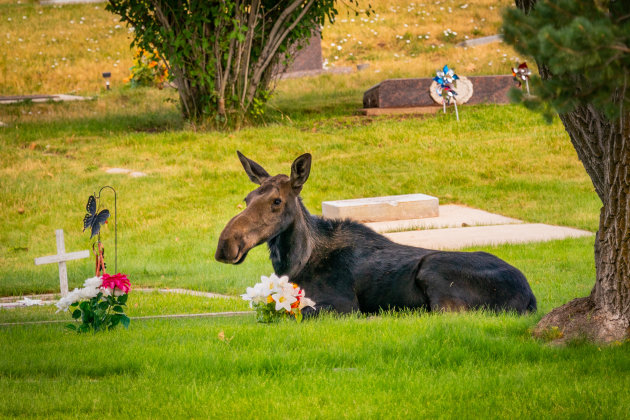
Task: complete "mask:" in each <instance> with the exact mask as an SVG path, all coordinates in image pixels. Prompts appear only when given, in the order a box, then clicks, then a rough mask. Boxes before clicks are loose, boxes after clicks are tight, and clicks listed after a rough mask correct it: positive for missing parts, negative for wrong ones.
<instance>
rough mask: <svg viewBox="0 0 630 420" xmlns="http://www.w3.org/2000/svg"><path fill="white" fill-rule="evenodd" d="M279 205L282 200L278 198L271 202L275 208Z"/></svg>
mask: <svg viewBox="0 0 630 420" xmlns="http://www.w3.org/2000/svg"><path fill="white" fill-rule="evenodd" d="M280 203H282V200H280V199H279V198H276V199H275V200H273V204H275V205H276V206H278V205H280Z"/></svg>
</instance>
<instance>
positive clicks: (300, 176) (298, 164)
mask: <svg viewBox="0 0 630 420" xmlns="http://www.w3.org/2000/svg"><path fill="white" fill-rule="evenodd" d="M310 173H311V154H310V153H305V154H303V155H302V156H300V157H299V158H297V159H295V161H294V162H293V164H292V165H291V187H293V189H294V190H297V191H298V192H299V191H300V190H301V189H302V185H304V183H305V182H306V180H307V179H308V175H309V174H310Z"/></svg>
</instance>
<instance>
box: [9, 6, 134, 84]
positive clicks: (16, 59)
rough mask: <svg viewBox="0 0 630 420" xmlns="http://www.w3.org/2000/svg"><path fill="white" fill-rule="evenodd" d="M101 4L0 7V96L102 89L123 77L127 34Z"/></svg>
mask: <svg viewBox="0 0 630 420" xmlns="http://www.w3.org/2000/svg"><path fill="white" fill-rule="evenodd" d="M104 7H105V5H104V4H103V3H97V4H78V5H63V6H61V5H59V6H58V5H50V6H44V5H40V4H39V2H38V1H35V0H23V1H3V2H2V4H0V11H1V13H0V34H2V35H1V36H0V45H2V48H0V94H5V95H6V94H32V93H47V94H56V93H74V94H79V95H92V94H94V93H97V92H100V91H102V90H103V89H104V87H105V83H104V79H103V77H102V73H103V72H111V73H112V77H111V82H112V84H113V85H120V84H121V83H122V80H123V79H124V78H125V77H127V76H128V75H129V67H130V66H131V62H132V59H133V52H132V51H131V50H130V47H129V45H130V41H131V37H130V35H131V34H130V32H129V30H128V28H127V27H126V26H125V25H124V24H122V23H120V22H119V18H117V17H116V16H115V15H112V14H111V13H109V12H106V11H105V10H104Z"/></svg>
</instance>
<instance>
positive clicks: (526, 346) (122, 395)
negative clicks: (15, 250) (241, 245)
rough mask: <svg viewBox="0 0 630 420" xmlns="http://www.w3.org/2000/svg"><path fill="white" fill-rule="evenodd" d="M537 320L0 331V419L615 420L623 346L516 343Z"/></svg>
mask: <svg viewBox="0 0 630 420" xmlns="http://www.w3.org/2000/svg"><path fill="white" fill-rule="evenodd" d="M535 318H537V316H536V315H532V316H526V317H515V316H512V315H489V314H484V313H466V314H454V313H446V314H434V315H430V314H393V315H392V314H390V315H387V314H385V315H380V316H376V317H363V316H351V317H330V316H328V317H323V318H321V319H318V320H313V321H306V322H303V323H302V324H300V325H296V324H295V323H292V322H282V323H279V324H276V325H262V324H256V323H255V322H254V320H253V317H239V318H222V319H193V320H191V319H187V320H177V319H169V320H146V321H135V322H132V324H131V327H130V328H129V330H117V331H114V332H110V333H105V334H98V335H90V334H88V335H82V336H78V335H76V334H64V333H62V332H61V331H60V327H59V326H56V325H55V326H50V325H49V326H28V327H10V328H1V329H0V342H1V343H3V344H2V350H3V351H2V353H3V356H2V357H1V358H0V395H2V396H1V397H0V401H2V404H0V415H1V416H3V417H16V416H28V417H48V416H54V417H57V418H76V417H87V416H92V415H98V416H99V417H102V418H166V417H168V418H256V419H257V418H260V419H263V418H282V419H289V418H296V417H298V418H305V419H311V418H313V419H314V418H355V419H364V418H438V417H439V418H510V419H512V418H584V417H589V418H608V419H610V418H625V417H626V416H627V413H628V410H629V409H630V405H629V401H630V400H629V399H628V397H627V392H626V390H627V389H628V386H630V375H628V371H629V370H630V358H629V352H628V350H629V348H628V346H629V344H628V343H625V344H618V345H613V346H612V347H604V348H600V347H597V346H594V345H588V344H584V343H579V342H574V343H571V344H570V345H569V346H568V347H561V348H558V347H553V346H548V345H544V344H541V343H540V342H538V341H535V340H533V339H532V338H531V336H530V335H529V333H528V327H529V326H530V325H532V322H533V321H534V319H535ZM220 335H221V336H223V337H224V338H223V339H221V337H220ZM42 355H45V357H42Z"/></svg>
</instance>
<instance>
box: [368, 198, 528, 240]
mask: <svg viewBox="0 0 630 420" xmlns="http://www.w3.org/2000/svg"><path fill="white" fill-rule="evenodd" d="M519 223H523V222H522V221H520V220H518V219H513V218H511V217H505V216H501V215H499V214H494V213H489V212H487V211H483V210H479V209H473V208H470V207H465V206H458V205H455V204H446V205H442V206H440V211H439V216H437V217H427V218H423V219H409V220H388V221H385V222H370V223H366V224H365V225H366V226H368V227H370V228H372V229H373V230H375V231H376V232H380V233H383V232H399V231H407V230H420V229H443V228H453V227H468V226H484V225H507V224H519Z"/></svg>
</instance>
